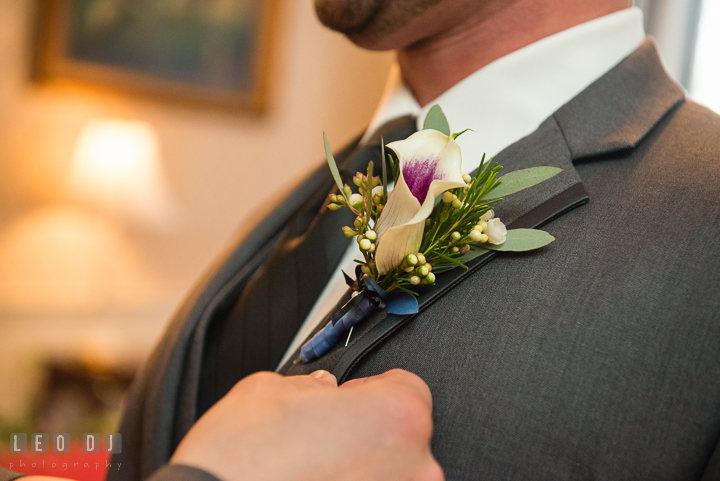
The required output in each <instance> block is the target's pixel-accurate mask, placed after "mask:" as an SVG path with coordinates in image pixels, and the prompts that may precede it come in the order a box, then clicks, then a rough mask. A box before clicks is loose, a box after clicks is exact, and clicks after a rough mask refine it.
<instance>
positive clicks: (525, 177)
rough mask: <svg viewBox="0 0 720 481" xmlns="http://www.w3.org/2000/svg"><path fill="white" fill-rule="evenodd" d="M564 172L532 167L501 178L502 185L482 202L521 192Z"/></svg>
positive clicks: (554, 168) (553, 168) (556, 169)
mask: <svg viewBox="0 0 720 481" xmlns="http://www.w3.org/2000/svg"><path fill="white" fill-rule="evenodd" d="M560 172H562V169H558V168H557V167H531V168H529V169H521V170H516V171H514V172H510V173H508V174H505V175H503V176H502V177H499V178H498V179H497V180H499V181H500V182H501V183H500V185H498V186H497V187H495V188H494V189H493V190H491V191H490V192H488V193H487V194H485V195H484V196H482V198H481V199H480V200H489V199H499V198H500V197H507V196H508V195H510V194H514V193H516V192H520V191H521V190H525V189H527V188H528V187H532V186H533V185H537V184H539V183H540V182H544V181H546V180H548V179H550V178H552V177H555V176H556V175H557V174H559V173H560Z"/></svg>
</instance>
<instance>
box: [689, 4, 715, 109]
mask: <svg viewBox="0 0 720 481" xmlns="http://www.w3.org/2000/svg"><path fill="white" fill-rule="evenodd" d="M719 22H720V0H703V2H702V10H701V12H700V25H699V28H698V37H697V47H696V49H695V61H694V65H693V72H692V79H691V82H690V96H691V97H692V98H693V99H694V100H695V101H697V102H698V103H700V104H703V105H706V106H707V107H710V108H711V109H713V110H714V111H715V112H718V113H720V28H718V23H719Z"/></svg>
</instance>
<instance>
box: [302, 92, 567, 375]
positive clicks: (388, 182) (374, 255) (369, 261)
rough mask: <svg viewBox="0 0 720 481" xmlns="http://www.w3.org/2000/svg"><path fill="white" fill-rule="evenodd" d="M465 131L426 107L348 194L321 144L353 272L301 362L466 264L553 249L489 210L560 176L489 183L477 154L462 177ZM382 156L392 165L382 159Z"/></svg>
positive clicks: (545, 172) (411, 303) (411, 305)
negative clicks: (346, 292)
mask: <svg viewBox="0 0 720 481" xmlns="http://www.w3.org/2000/svg"><path fill="white" fill-rule="evenodd" d="M467 130H468V129H466V130H463V131H462V132H459V133H455V134H451V133H450V128H449V126H448V122H447V119H446V118H445V115H444V114H443V112H442V110H441V109H440V107H439V106H437V105H435V106H433V107H432V108H431V109H430V111H429V112H428V115H427V117H426V118H425V122H424V125H423V130H421V131H419V132H416V133H414V134H413V135H411V136H410V137H408V138H407V139H405V140H400V141H397V142H392V143H390V144H388V145H387V146H385V145H383V147H382V158H381V159H378V160H379V164H380V165H379V166H376V165H375V163H374V162H370V163H369V164H368V167H367V171H366V172H364V173H362V172H358V173H357V174H356V175H355V176H354V177H353V184H354V185H355V188H354V189H353V188H352V187H350V186H349V185H347V184H344V185H343V183H342V181H341V178H340V173H339V171H338V168H337V165H336V163H335V159H334V158H333V155H332V153H331V151H330V146H329V144H328V141H327V138H325V137H324V136H323V138H324V142H325V153H326V156H327V161H328V165H329V166H330V170H331V172H332V175H333V177H334V179H335V182H336V183H337V187H338V192H337V193H333V194H330V203H329V204H328V208H329V209H330V210H333V211H336V210H340V209H350V210H351V211H352V212H353V214H355V216H356V217H355V222H354V223H353V225H352V226H346V227H343V232H344V233H345V235H346V236H347V237H352V238H355V240H356V242H357V247H358V251H359V252H358V260H356V262H357V263H358V266H357V268H356V272H355V277H354V278H351V277H350V276H348V275H347V274H345V280H346V282H347V284H348V285H349V286H350V287H351V288H352V290H353V297H352V299H351V300H350V301H349V302H348V303H347V304H346V305H345V306H343V307H342V308H341V309H340V310H338V311H337V312H334V313H333V314H332V315H331V317H330V320H329V322H328V323H327V325H326V326H325V328H324V329H323V330H321V331H320V332H318V333H317V334H316V335H315V336H314V337H313V338H312V339H311V340H310V341H308V342H306V343H305V345H303V347H302V349H301V358H302V360H303V361H304V362H310V361H312V360H314V359H317V358H318V357H320V356H322V355H324V354H325V353H326V352H327V351H328V350H329V349H330V348H331V347H332V346H333V345H334V344H335V343H337V341H338V340H339V339H340V338H341V337H342V336H343V335H345V334H348V340H349V335H350V334H351V333H352V329H353V327H354V326H355V325H356V324H357V323H358V322H360V321H362V320H363V319H364V318H365V317H367V316H368V315H369V314H371V313H372V312H373V311H376V310H378V309H387V310H388V312H389V313H390V314H414V313H417V312H418V302H417V298H416V296H417V295H418V293H419V292H420V290H421V289H422V288H423V287H424V286H427V285H432V284H434V283H435V280H436V278H437V277H436V276H439V275H442V273H444V272H446V271H449V270H451V269H456V268H461V269H467V268H468V267H467V263H468V262H470V261H471V260H473V259H475V258H476V257H478V256H481V255H483V254H486V253H488V252H490V251H493V250H495V251H505V252H524V251H529V250H533V249H538V248H540V247H543V246H545V245H547V244H549V243H550V242H552V241H553V240H555V239H554V237H553V236H551V235H550V234H548V233H547V232H544V231H541V230H536V229H511V230H507V229H506V228H505V225H504V224H503V222H502V220H501V218H500V217H498V216H497V214H496V212H495V208H496V204H498V203H499V202H501V201H502V200H504V198H505V197H507V196H509V195H512V194H514V193H516V192H519V191H521V190H524V189H527V188H528V187H532V186H534V185H536V184H539V183H540V182H543V181H545V180H547V179H549V178H551V177H553V176H555V175H557V174H558V173H559V172H560V171H561V169H558V168H555V167H533V168H530V169H523V170H518V171H514V172H510V173H508V174H505V175H503V176H501V177H498V173H499V172H500V170H501V169H502V167H501V166H499V165H497V164H496V163H494V162H493V161H492V159H490V160H489V161H487V162H486V161H485V156H484V155H483V158H482V160H481V161H480V166H479V167H478V169H477V171H476V173H475V174H474V175H470V174H467V173H463V172H461V167H462V157H461V152H460V147H459V146H458V144H457V143H456V142H455V139H457V137H458V136H460V135H462V134H463V133H465V132H466V131H467ZM385 147H387V148H388V150H390V151H392V152H394V154H395V157H393V156H392V155H389V153H388V155H386V152H385ZM378 167H379V168H378ZM376 174H378V175H376ZM392 186H394V187H393V188H391V187H392ZM498 211H499V212H500V209H498ZM346 345H347V342H346Z"/></svg>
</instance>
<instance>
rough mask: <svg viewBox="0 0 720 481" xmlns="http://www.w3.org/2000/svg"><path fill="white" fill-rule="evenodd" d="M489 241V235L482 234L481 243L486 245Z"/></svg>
mask: <svg viewBox="0 0 720 481" xmlns="http://www.w3.org/2000/svg"><path fill="white" fill-rule="evenodd" d="M487 241H488V236H487V234H482V235H481V236H480V243H481V244H484V243H486V242H487Z"/></svg>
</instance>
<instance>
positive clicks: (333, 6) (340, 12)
mask: <svg viewBox="0 0 720 481" xmlns="http://www.w3.org/2000/svg"><path fill="white" fill-rule="evenodd" d="M441 1H442V0H315V12H316V14H317V16H318V18H319V19H320V21H321V22H322V23H323V25H325V26H326V27H328V28H330V29H332V30H335V31H337V32H340V33H342V34H344V35H345V36H347V37H348V38H349V39H350V40H352V41H353V42H355V43H357V44H359V45H361V46H370V45H372V44H376V43H381V42H382V39H383V38H384V37H386V36H388V35H390V34H393V33H397V32H398V31H400V30H401V29H402V28H403V27H405V26H406V25H407V24H408V23H410V22H411V20H413V19H414V18H415V17H417V16H418V15H420V14H421V13H422V12H424V11H425V10H427V9H428V8H430V7H431V6H433V5H436V4H437V3H439V2H441Z"/></svg>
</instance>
